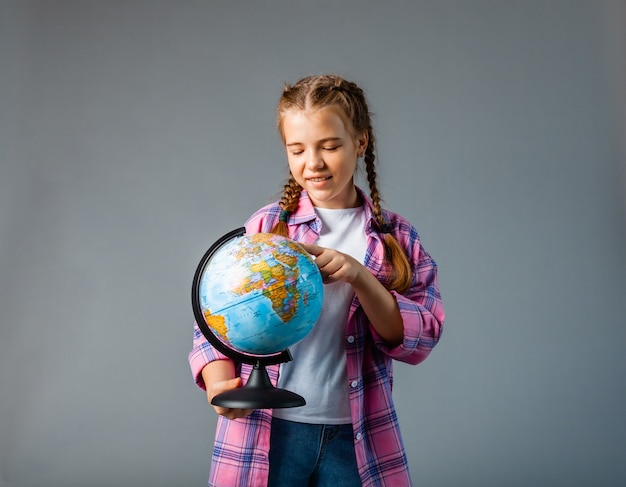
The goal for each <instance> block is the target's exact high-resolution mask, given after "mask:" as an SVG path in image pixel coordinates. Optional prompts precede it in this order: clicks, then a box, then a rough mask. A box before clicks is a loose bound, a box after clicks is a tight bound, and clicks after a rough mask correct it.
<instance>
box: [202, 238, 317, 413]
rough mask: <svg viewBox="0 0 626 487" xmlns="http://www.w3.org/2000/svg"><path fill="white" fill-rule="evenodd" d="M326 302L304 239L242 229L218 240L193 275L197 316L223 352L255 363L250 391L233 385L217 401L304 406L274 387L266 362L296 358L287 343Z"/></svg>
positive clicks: (227, 404)
mask: <svg viewBox="0 0 626 487" xmlns="http://www.w3.org/2000/svg"><path fill="white" fill-rule="evenodd" d="M323 300H324V291H323V283H322V277H321V274H320V272H319V269H318V268H317V265H316V264H315V261H314V260H313V258H312V257H311V256H310V255H309V254H308V253H307V252H306V251H305V250H304V249H303V248H302V247H301V246H300V245H299V244H298V243H297V242H295V241H293V240H291V239H289V238H286V237H281V236H278V235H274V234H271V233H256V234H249V235H247V234H245V228H240V229H237V230H235V231H233V232H230V233H228V234H226V235H224V236H223V237H222V238H220V239H219V240H218V241H217V242H216V243H215V244H213V246H212V247H211V248H210V249H209V251H208V252H207V253H206V254H205V256H204V257H203V258H202V260H201V262H200V264H199V266H198V268H197V270H196V275H195V277H194V284H193V289H192V304H193V308H194V314H195V316H196V321H197V323H198V326H199V328H200V330H201V331H202V333H203V334H204V336H205V337H206V338H207V340H208V341H209V342H211V344H212V345H214V346H215V347H216V348H217V349H218V350H220V351H221V352H222V353H224V354H225V355H227V356H228V357H231V358H232V359H233V360H235V361H238V362H244V363H249V364H253V365H254V366H255V370H254V371H253V374H252V375H251V376H250V379H249V381H248V384H246V387H245V388H244V389H246V388H250V389H251V390H247V391H243V390H238V391H228V392H226V393H223V395H224V396H227V397H223V398H221V399H220V398H219V396H216V397H215V398H214V401H213V403H214V404H218V403H219V404H218V405H224V406H225V407H241V408H247V407H294V406H297V405H302V404H304V400H303V399H302V398H301V397H300V396H297V395H295V394H294V393H291V392H289V391H283V390H280V389H275V388H274V387H273V386H272V385H271V383H270V381H269V378H267V372H266V371H265V365H269V364H275V363H282V362H287V361H289V360H291V355H290V353H289V350H288V348H289V347H290V346H292V345H294V344H296V343H297V342H299V341H300V340H302V339H303V338H304V337H305V336H307V335H308V333H309V332H310V331H311V330H312V329H313V326H314V325H315V323H316V322H317V320H318V318H319V316H320V313H321V311H322V303H323ZM256 371H258V372H259V373H258V374H255V373H254V372H256ZM251 383H252V384H251ZM269 396H276V397H275V398H272V397H269ZM294 396H296V397H294ZM268 397H269V398H268ZM216 399H217V402H216ZM220 401H221V402H220Z"/></svg>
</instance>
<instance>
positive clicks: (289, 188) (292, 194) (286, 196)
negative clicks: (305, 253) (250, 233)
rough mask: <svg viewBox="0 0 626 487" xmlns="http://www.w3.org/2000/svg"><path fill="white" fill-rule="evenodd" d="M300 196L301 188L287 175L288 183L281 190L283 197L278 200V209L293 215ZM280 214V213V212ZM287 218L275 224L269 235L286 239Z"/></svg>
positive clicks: (287, 234)
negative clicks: (272, 234) (273, 234)
mask: <svg viewBox="0 0 626 487" xmlns="http://www.w3.org/2000/svg"><path fill="white" fill-rule="evenodd" d="M300 194H302V186H300V185H299V184H298V183H297V182H296V180H295V179H294V178H293V176H292V175H291V174H290V175H289V181H288V182H287V184H285V187H284V189H283V197H282V198H281V199H280V203H279V205H280V208H281V209H282V210H283V211H284V212H287V214H290V213H293V212H294V211H296V208H298V202H299V201H300ZM281 213H282V212H281ZM286 220H287V218H285V219H283V218H282V217H281V218H280V219H279V220H278V222H276V225H274V228H272V232H271V233H275V234H277V235H281V236H283V237H288V236H289V232H288V230H287V221H286Z"/></svg>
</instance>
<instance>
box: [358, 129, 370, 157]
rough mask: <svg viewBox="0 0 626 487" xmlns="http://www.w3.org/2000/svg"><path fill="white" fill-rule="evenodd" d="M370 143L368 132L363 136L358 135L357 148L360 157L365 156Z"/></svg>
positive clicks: (362, 134) (363, 133)
mask: <svg viewBox="0 0 626 487" xmlns="http://www.w3.org/2000/svg"><path fill="white" fill-rule="evenodd" d="M368 142H369V137H368V135H367V132H362V133H361V134H359V135H357V137H356V147H357V154H358V155H359V157H363V156H364V155H365V149H367V144H368Z"/></svg>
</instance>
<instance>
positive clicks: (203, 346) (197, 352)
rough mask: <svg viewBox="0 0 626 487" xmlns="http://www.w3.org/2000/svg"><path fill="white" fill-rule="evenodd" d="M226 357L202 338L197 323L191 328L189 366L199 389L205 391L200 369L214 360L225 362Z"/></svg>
mask: <svg viewBox="0 0 626 487" xmlns="http://www.w3.org/2000/svg"><path fill="white" fill-rule="evenodd" d="M227 359H228V357H226V355H224V354H222V353H221V352H219V351H217V350H216V349H215V348H214V347H213V346H212V345H211V344H210V343H209V342H208V340H207V339H206V338H205V337H204V335H203V334H202V332H201V331H200V328H199V327H198V324H197V323H194V326H193V347H192V349H191V351H190V352H189V366H190V367H191V374H192V375H193V377H194V380H195V381H196V385H197V386H198V387H200V388H201V389H204V390H206V386H205V384H204V380H203V379H202V369H204V367H205V366H206V365H207V364H209V363H211V362H213V361H215V360H227Z"/></svg>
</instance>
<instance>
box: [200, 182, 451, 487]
mask: <svg viewBox="0 0 626 487" xmlns="http://www.w3.org/2000/svg"><path fill="white" fill-rule="evenodd" d="M359 191H360V190H359ZM361 194H362V196H363V199H364V201H365V210H366V215H367V221H366V233H367V238H368V247H367V251H366V255H365V262H364V264H365V266H366V267H367V268H368V269H369V270H370V271H371V272H372V273H373V274H374V275H375V276H377V277H378V278H379V279H384V278H385V277H386V276H388V275H389V272H390V269H389V268H388V266H387V264H385V263H384V249H383V244H382V241H381V236H380V235H379V231H380V230H379V227H378V223H377V222H376V220H375V219H374V218H373V216H372V204H371V201H370V200H369V199H368V198H367V196H366V195H365V194H364V193H363V192H362V191H361ZM279 214H280V207H279V206H278V204H276V203H274V204H271V205H268V206H266V207H264V208H262V209H260V210H259V211H257V212H256V213H255V214H254V215H252V217H250V219H249V220H248V221H247V222H246V232H247V233H258V232H269V231H270V230H271V228H272V227H273V226H274V224H275V223H276V222H277V220H278V216H279ZM384 215H385V221H386V222H388V223H389V224H391V227H392V229H393V230H392V233H393V235H394V236H395V237H396V238H397V239H398V241H399V242H400V244H401V245H402V246H403V247H404V248H405V249H406V251H407V255H408V257H409V260H410V262H411V263H412V266H413V283H412V285H411V287H410V289H409V290H408V291H407V292H406V293H404V294H403V295H400V294H398V293H396V292H393V295H394V296H395V298H396V300H397V302H398V306H399V308H400V313H401V315H402V318H403V320H404V340H403V342H402V344H400V345H398V346H397V347H393V348H389V347H388V346H387V345H386V344H385V342H384V341H383V340H382V339H381V338H380V337H379V336H378V334H377V333H376V331H375V330H374V329H373V327H372V326H371V325H370V323H369V321H368V319H367V316H365V313H364V312H363V310H362V308H361V307H360V305H359V302H358V300H357V299H356V298H354V300H353V302H352V305H351V307H350V314H349V318H348V323H347V324H346V333H345V346H346V357H347V368H348V382H349V388H350V408H351V413H352V426H353V430H354V447H355V451H356V458H357V463H358V467H359V474H360V476H361V482H362V484H363V485H364V486H390V487H391V486H392V487H402V486H410V485H411V478H410V475H409V470H408V464H407V458H406V454H405V451H404V445H403V442H402V437H401V435H400V428H399V425H398V418H397V416H396V412H395V408H394V404H393V399H392V385H393V366H392V359H395V360H399V361H402V362H405V363H409V364H418V363H420V362H422V361H423V360H424V359H425V358H426V357H427V356H428V354H429V353H430V351H431V350H432V349H433V347H434V346H435V345H436V344H437V342H438V341H439V337H440V336H441V332H442V327H443V320H444V310H443V305H442V302H441V296H440V294H439V288H438V285H437V267H436V264H435V262H434V261H433V260H432V259H431V258H430V256H429V255H428V253H426V251H425V250H424V249H423V248H422V245H421V243H420V240H419V236H418V234H417V231H416V230H415V228H413V227H412V226H411V224H410V223H408V222H407V221H406V220H405V219H404V218H402V217H401V216H399V215H397V214H395V213H392V212H388V211H384ZM320 225H321V223H320V221H319V219H318V218H317V216H316V214H315V211H314V208H313V205H312V204H311V201H310V199H309V198H308V195H307V194H306V192H303V193H302V196H301V198H300V204H299V206H298V209H297V211H296V212H295V213H293V214H292V215H291V217H290V219H289V236H290V237H291V238H292V239H294V240H296V241H300V242H304V243H315V241H316V240H317V237H318V235H319V232H320ZM224 358H226V357H224V356H223V355H221V354H220V353H219V352H218V351H217V350H215V349H214V348H213V347H212V346H211V345H210V344H209V343H208V341H207V340H206V339H205V338H204V337H203V336H202V333H201V332H200V330H199V328H198V326H197V325H195V326H194V340H193V348H192V350H191V352H190V353H189V363H190V366H191V371H192V374H193V376H194V378H195V381H196V383H197V384H198V386H199V387H201V388H203V389H204V388H205V386H204V382H203V380H202V375H201V371H202V369H203V368H204V366H205V365H206V364H208V363H209V362H211V361H213V360H220V359H224ZM237 369H238V372H239V373H240V375H241V377H242V378H243V379H244V381H245V380H247V378H248V376H249V375H250V371H251V366H248V365H245V364H244V365H241V366H239V365H238V366H237ZM267 369H268V374H269V376H270V379H271V381H272V382H273V383H274V385H276V382H277V380H278V372H279V366H278V365H276V366H269V367H268V368H267ZM271 421H272V411H271V410H267V409H263V410H256V411H255V412H254V413H253V414H251V415H250V416H248V417H246V418H242V419H236V420H228V419H225V418H224V417H222V416H219V417H218V422H217V432H216V438H215V444H214V448H213V459H212V462H211V474H210V478H209V486H219V487H239V486H240V487H265V486H266V485H267V481H268V472H269V460H268V453H269V446H270V427H271Z"/></svg>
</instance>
